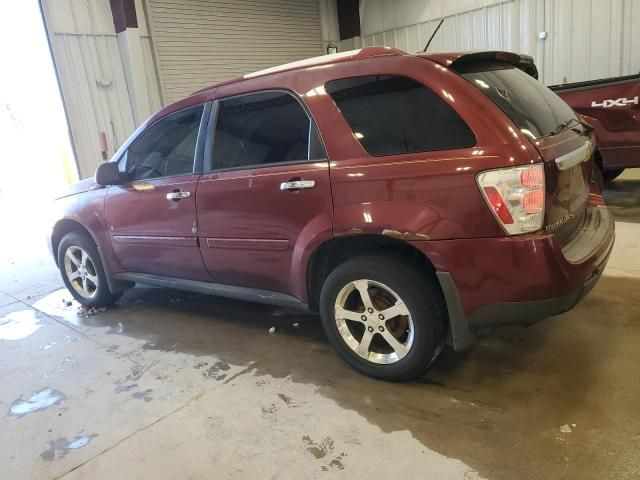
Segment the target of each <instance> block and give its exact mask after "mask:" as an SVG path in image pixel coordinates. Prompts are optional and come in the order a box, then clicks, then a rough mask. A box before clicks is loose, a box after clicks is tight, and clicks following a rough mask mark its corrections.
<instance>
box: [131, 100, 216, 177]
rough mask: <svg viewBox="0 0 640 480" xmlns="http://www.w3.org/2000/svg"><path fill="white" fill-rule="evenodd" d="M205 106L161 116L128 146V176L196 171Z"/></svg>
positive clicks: (163, 175) (182, 173)
mask: <svg viewBox="0 0 640 480" xmlns="http://www.w3.org/2000/svg"><path fill="white" fill-rule="evenodd" d="M203 108H204V107H203V106H202V105H201V106H198V107H194V108H187V109H185V110H181V111H179V112H176V113H173V114H171V115H169V116H167V117H165V118H163V119H161V120H158V121H157V122H156V123H154V124H153V125H152V126H151V127H149V128H148V129H146V130H145V131H144V132H142V134H141V135H140V137H138V139H137V140H136V141H135V143H134V144H133V145H132V146H131V147H129V149H128V150H127V153H126V155H127V157H126V166H125V170H126V174H127V180H129V181H135V180H149V179H152V178H159V177H171V176H175V175H185V174H189V173H193V162H194V157H195V152H196V143H197V140H198V130H199V128H200V118H201V117H202V111H203Z"/></svg>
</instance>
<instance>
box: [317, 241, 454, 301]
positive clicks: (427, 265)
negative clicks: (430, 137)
mask: <svg viewBox="0 0 640 480" xmlns="http://www.w3.org/2000/svg"><path fill="white" fill-rule="evenodd" d="M373 253H375V254H384V255H389V256H395V257H401V258H403V259H405V260H409V261H411V262H412V263H413V264H415V265H416V266H417V267H418V269H419V270H420V271H421V272H422V273H423V274H424V275H426V276H429V277H430V278H432V279H434V280H436V282H435V284H437V285H438V288H440V286H439V283H438V282H437V279H436V268H435V266H434V265H433V263H432V262H431V260H430V259H429V258H428V257H427V256H426V255H425V254H424V253H423V252H421V251H420V250H419V249H418V248H416V247H415V246H413V245H412V244H410V243H409V242H406V241H404V240H399V239H397V238H393V237H389V236H386V235H376V234H361V235H349V236H342V237H335V238H332V239H329V240H326V241H325V242H323V243H322V244H320V245H319V246H318V247H317V248H316V249H315V250H314V252H313V253H312V255H311V257H310V259H309V262H308V264H307V298H308V303H309V308H310V309H311V310H313V311H317V310H318V304H319V299H320V291H321V290H322V285H323V284H324V281H325V279H326V278H327V276H328V275H329V274H330V273H331V272H332V271H333V269H334V268H336V267H337V266H338V265H340V264H341V263H342V262H344V261H345V260H347V259H349V258H353V257H354V256H360V255H365V254H373ZM440 294H442V291H441V290H440Z"/></svg>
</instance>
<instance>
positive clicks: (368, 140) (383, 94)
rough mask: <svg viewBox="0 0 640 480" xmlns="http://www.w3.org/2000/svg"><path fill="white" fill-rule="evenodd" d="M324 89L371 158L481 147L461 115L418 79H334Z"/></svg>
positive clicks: (374, 77)
mask: <svg viewBox="0 0 640 480" xmlns="http://www.w3.org/2000/svg"><path fill="white" fill-rule="evenodd" d="M325 90H326V91H327V93H328V94H329V95H331V98H333V101H334V102H335V103H336V105H337V106H338V108H339V109H340V111H341V112H342V114H343V115H344V117H345V119H346V120H347V123H349V126H350V127H351V130H352V131H353V134H354V135H355V137H356V138H357V139H358V140H359V141H360V144H361V145H362V146H363V147H364V149H365V150H366V151H367V153H368V154H369V155H374V156H382V155H397V154H402V153H415V152H428V151H433V150H449V149H453V148H466V147H472V146H473V145H475V143H476V139H475V136H474V135H473V132H471V130H470V129H469V127H468V126H467V124H466V123H465V122H464V120H462V119H461V118H460V116H459V115H458V114H457V113H456V111H455V110H454V109H453V108H451V107H450V106H449V105H448V104H447V103H446V102H445V101H444V100H443V99H442V98H440V97H439V96H438V95H436V94H435V93H434V92H432V91H431V90H430V89H428V88H427V87H425V86H424V85H423V84H421V83H420V82H417V81H416V80H413V79H410V78H407V77H401V76H396V75H369V76H365V77H353V78H342V79H339V80H332V81H330V82H327V84H326V85H325Z"/></svg>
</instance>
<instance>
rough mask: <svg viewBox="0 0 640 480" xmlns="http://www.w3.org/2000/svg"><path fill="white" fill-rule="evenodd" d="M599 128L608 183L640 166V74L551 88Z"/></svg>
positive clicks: (599, 152) (599, 156) (600, 161)
mask: <svg viewBox="0 0 640 480" xmlns="http://www.w3.org/2000/svg"><path fill="white" fill-rule="evenodd" d="M549 88H550V89H551V90H553V91H554V92H556V93H557V94H558V95H559V96H560V98H562V99H563V100H564V101H565V102H567V103H568V104H569V105H570V106H571V107H572V108H573V109H574V110H575V111H576V112H578V113H579V114H580V115H581V116H582V117H583V118H584V120H585V121H587V122H588V123H589V124H590V125H591V126H593V128H594V129H595V135H596V145H597V149H596V152H595V162H596V165H597V166H598V167H599V168H600V171H601V172H602V178H603V180H604V181H605V182H610V181H612V180H613V179H615V178H616V177H618V176H619V175H620V174H621V173H622V172H623V171H624V169H625V168H631V167H640V73H639V74H636V75H628V76H624V77H614V78H603V79H600V80H590V81H587V82H578V83H567V84H564V85H554V86H551V87H549Z"/></svg>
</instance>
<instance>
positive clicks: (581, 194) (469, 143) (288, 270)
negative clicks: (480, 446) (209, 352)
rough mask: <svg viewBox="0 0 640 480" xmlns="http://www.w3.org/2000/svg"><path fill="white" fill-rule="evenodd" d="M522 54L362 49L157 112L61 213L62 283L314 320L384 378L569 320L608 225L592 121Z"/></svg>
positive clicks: (79, 290) (84, 299) (109, 293)
mask: <svg viewBox="0 0 640 480" xmlns="http://www.w3.org/2000/svg"><path fill="white" fill-rule="evenodd" d="M520 60H521V59H520V57H519V56H518V55H514V54H510V53H505V52H483V53H475V54H446V55H445V54H438V55H409V54H406V53H404V52H400V51H398V50H393V49H389V48H365V49H362V50H358V51H353V52H345V53H339V54H335V55H327V56H324V57H319V58H315V59H310V60H306V61H302V62H296V63H293V64H288V65H283V66H281V67H275V68H271V69H267V70H264V71H261V72H256V73H253V74H249V75H245V76H244V77H242V78H237V79H234V80H231V81H228V82H225V83H220V84H217V85H214V86H212V87H210V88H206V89H204V90H202V91H199V92H197V93H195V94H194V95H192V96H190V97H188V98H186V99H184V100H182V101H180V102H177V103H174V104H172V105H169V106H168V107H166V108H164V109H162V110H161V111H160V112H158V113H157V114H155V115H154V116H153V117H151V118H150V119H149V120H147V121H146V122H145V123H144V124H143V125H142V126H141V127H140V128H138V130H137V131H136V132H135V133H134V134H133V135H132V136H131V138H129V139H128V140H127V141H126V142H125V144H124V145H123V146H122V147H121V148H120V149H119V150H118V152H117V153H116V154H115V156H114V157H113V159H112V161H111V162H109V163H105V164H103V165H101V166H100V167H99V168H98V170H97V172H96V177H95V179H87V180H84V181H82V182H80V183H79V184H77V185H75V186H73V187H72V190H71V191H70V192H68V193H67V195H66V196H63V197H61V198H58V199H57V200H56V202H55V205H56V206H57V209H58V218H57V219H56V220H57V221H56V223H55V225H54V227H53V231H52V235H51V242H50V244H51V248H52V250H53V252H55V257H56V261H57V263H58V266H59V268H60V271H61V273H62V277H63V279H64V282H65V284H66V286H67V287H68V288H69V290H70V292H71V293H72V294H73V296H74V297H75V298H76V299H77V300H78V301H79V302H80V303H82V304H84V305H87V306H103V305H107V304H110V303H112V302H114V301H115V300H116V299H118V297H119V296H120V295H121V294H122V292H123V291H124V290H125V289H127V288H129V287H131V286H132V285H133V284H134V283H136V282H139V283H143V284H150V285H157V286H163V287H170V288H178V289H184V290H190V291H195V292H202V293H207V294H213V295H222V296H227V297H234V298H239V299H245V300H255V301H259V302H267V303H272V304H277V305H285V306H300V307H303V308H308V309H311V310H314V311H319V312H320V314H321V318H322V323H323V326H324V329H325V331H326V334H327V336H328V338H329V340H330V341H331V343H332V344H333V346H334V347H335V348H336V349H337V351H338V352H339V354H340V355H341V356H342V357H343V358H344V359H345V360H346V361H347V362H348V363H349V364H350V365H352V366H353V367H354V368H356V369H357V370H359V371H360V372H363V373H365V374H367V375H371V376H373V377H378V378H382V379H387V380H399V379H406V378H409V377H412V376H415V375H418V374H420V373H421V372H423V371H424V369H425V368H426V367H427V366H428V365H429V363H430V362H431V361H432V359H433V358H435V355H436V354H437V352H438V351H439V350H440V348H441V346H442V345H443V344H444V343H445V342H448V343H450V344H451V345H453V347H454V348H455V349H457V350H459V349H463V348H465V347H466V346H467V345H468V344H469V342H470V341H471V339H472V332H473V331H474V330H477V329H479V328H481V327H486V326H491V325H504V324H520V325H528V324H531V323H532V322H535V321H536V320H539V319H541V318H544V317H546V316H549V315H554V314H557V313H560V312H564V311H566V310H568V309H570V308H572V307H573V306H574V305H575V304H576V303H577V302H578V301H579V300H580V299H581V298H582V297H583V296H584V295H585V294H586V293H587V292H588V291H589V289H590V288H591V287H593V285H594V284H595V282H596V281H597V280H598V278H599V277H600V275H601V273H602V270H603V268H604V265H605V263H606V261H607V257H608V255H609V253H610V251H611V248H612V246H613V239H614V223H613V221H612V217H611V215H610V214H609V212H608V210H607V208H606V207H605V206H604V203H603V201H602V197H601V195H600V194H599V190H598V189H597V187H596V184H595V183H593V182H592V181H591V173H592V169H593V150H594V144H593V142H594V140H593V134H592V133H591V129H590V128H589V126H588V125H586V124H584V123H583V122H582V120H581V119H580V118H579V117H578V116H577V115H576V114H575V112H574V111H573V110H572V109H571V108H569V107H568V106H567V104H566V103H564V102H563V101H562V100H561V99H560V98H559V97H558V96H557V95H556V94H554V93H553V92H551V91H550V90H549V89H547V88H546V87H544V86H543V85H542V84H541V83H539V82H538V81H537V80H535V79H533V78H531V77H530V76H529V75H527V74H526V73H524V72H523V71H522V70H521V69H520V68H518V66H519V62H520Z"/></svg>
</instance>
